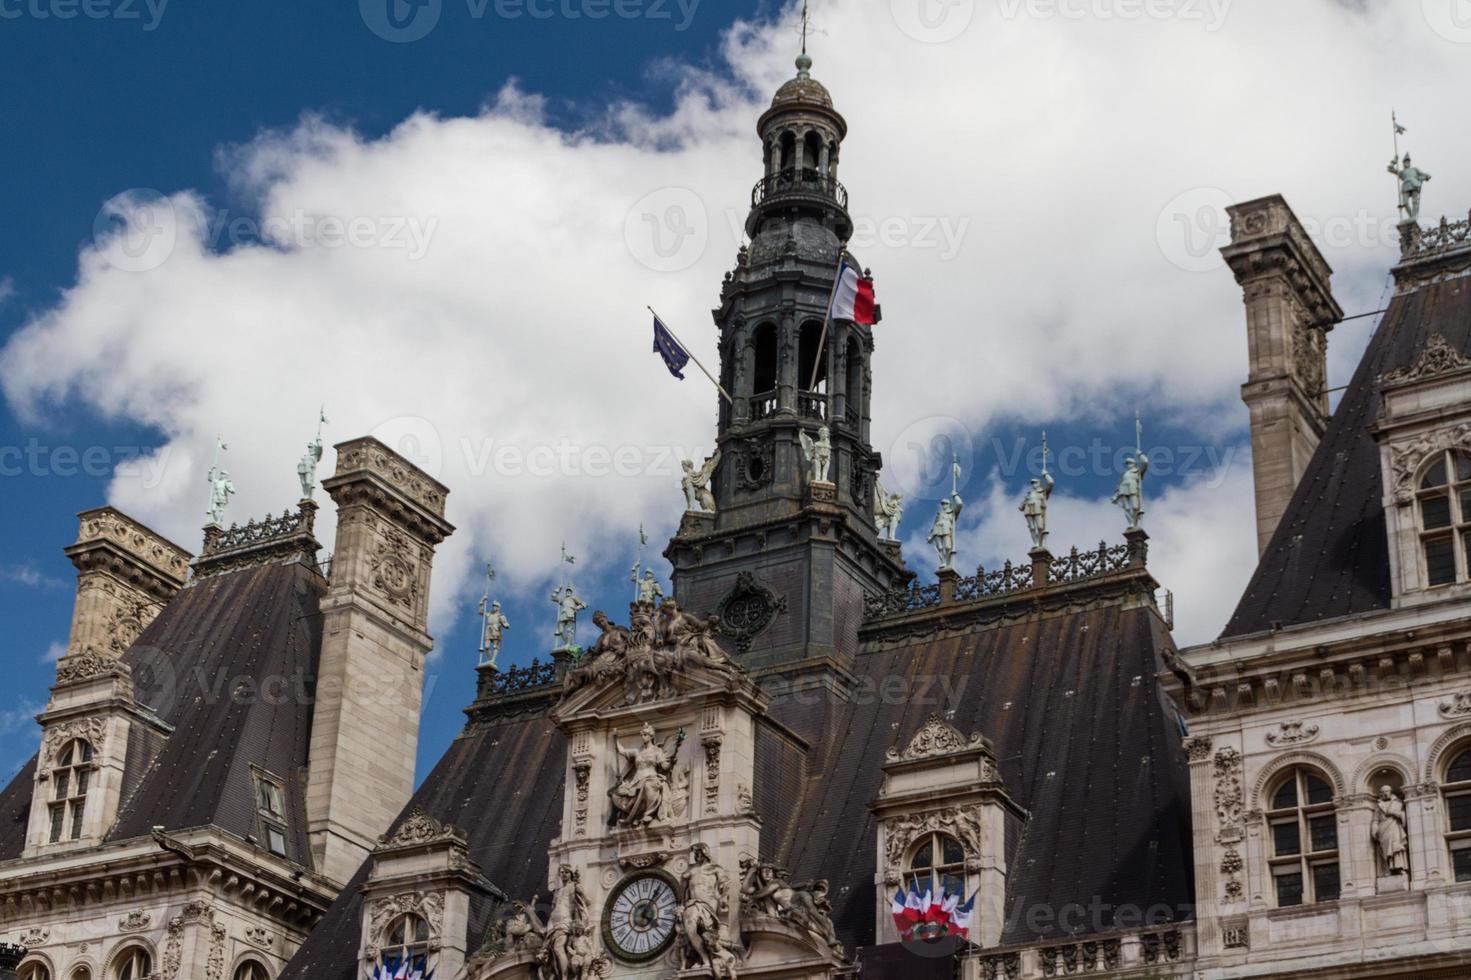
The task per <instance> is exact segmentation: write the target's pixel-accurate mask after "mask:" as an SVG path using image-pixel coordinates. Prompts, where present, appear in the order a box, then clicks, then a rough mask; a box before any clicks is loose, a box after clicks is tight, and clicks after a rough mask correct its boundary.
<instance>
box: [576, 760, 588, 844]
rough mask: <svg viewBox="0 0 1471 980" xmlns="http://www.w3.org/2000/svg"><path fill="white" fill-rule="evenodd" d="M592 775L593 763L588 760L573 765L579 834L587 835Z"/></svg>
mask: <svg viewBox="0 0 1471 980" xmlns="http://www.w3.org/2000/svg"><path fill="white" fill-rule="evenodd" d="M591 777H592V765H591V763H587V762H579V763H578V764H577V765H575V766H573V767H572V779H573V782H574V784H575V786H576V799H577V805H576V807H575V808H574V816H575V817H576V819H577V828H576V829H577V836H578V837H586V836H587V811H588V788H587V787H588V780H589V779H590V778H591Z"/></svg>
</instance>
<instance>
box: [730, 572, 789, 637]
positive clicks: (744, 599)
mask: <svg viewBox="0 0 1471 980" xmlns="http://www.w3.org/2000/svg"><path fill="white" fill-rule="evenodd" d="M786 611H787V597H786V596H779V595H777V594H776V593H775V592H773V591H771V590H770V589H768V588H767V587H766V586H764V585H762V584H761V583H760V582H759V581H757V579H756V576H754V575H752V574H751V573H750V572H741V573H740V575H738V576H737V577H736V584H735V588H733V589H731V590H730V592H729V593H727V594H726V596H725V598H724V599H722V600H720V605H719V606H718V607H717V608H716V610H715V618H716V622H717V623H718V624H719V625H718V628H719V630H720V633H721V635H723V636H728V637H730V638H731V639H733V640H735V643H736V649H738V650H740V651H741V652H743V653H744V652H745V651H747V650H749V649H751V643H752V641H754V640H755V639H756V637H758V636H760V635H761V633H763V632H764V631H765V630H766V628H767V627H769V626H770V625H771V624H772V623H773V622H775V621H776V617H777V616H778V615H780V614H781V613H784V612H786Z"/></svg>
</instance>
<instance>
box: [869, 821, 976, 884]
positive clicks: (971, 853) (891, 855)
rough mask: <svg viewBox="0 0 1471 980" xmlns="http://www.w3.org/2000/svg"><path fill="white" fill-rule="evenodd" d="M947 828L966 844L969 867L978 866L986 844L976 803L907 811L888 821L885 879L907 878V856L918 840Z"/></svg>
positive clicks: (961, 843)
mask: <svg viewBox="0 0 1471 980" xmlns="http://www.w3.org/2000/svg"><path fill="white" fill-rule="evenodd" d="M936 832H943V833H947V834H949V835H950V836H951V837H954V838H955V839H956V840H958V841H959V842H960V845H961V846H962V847H964V848H965V857H966V867H967V870H973V869H974V868H976V867H977V865H976V862H977V861H978V860H979V857H980V854H981V848H982V844H983V838H984V831H983V830H982V824H981V816H980V814H979V813H978V812H977V811H976V808H975V807H960V806H952V807H946V808H944V809H941V810H929V811H926V812H924V813H907V814H903V815H901V816H897V817H893V818H892V819H890V820H886V821H885V822H884V881H885V883H886V884H889V885H898V884H899V883H900V882H901V881H902V880H903V875H904V859H905V857H906V856H907V855H908V853H909V849H910V847H912V846H913V845H914V842H915V841H916V840H918V839H919V838H920V837H921V836H923V835H925V834H932V833H936Z"/></svg>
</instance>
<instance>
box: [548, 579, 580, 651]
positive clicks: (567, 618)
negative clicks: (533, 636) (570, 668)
mask: <svg viewBox="0 0 1471 980" xmlns="http://www.w3.org/2000/svg"><path fill="white" fill-rule="evenodd" d="M552 602H553V603H555V604H556V607H557V629H556V632H555V633H554V634H553V635H554V636H555V637H556V640H557V647H556V649H558V650H571V649H572V648H573V647H575V646H576V645H577V614H578V613H580V612H582V610H584V609H586V608H587V603H585V602H583V601H582V597H581V596H579V595H578V594H577V589H576V588H575V587H574V586H573V585H572V583H570V582H568V583H566V584H565V585H559V586H557V588H556V589H555V590H554V591H553V592H552Z"/></svg>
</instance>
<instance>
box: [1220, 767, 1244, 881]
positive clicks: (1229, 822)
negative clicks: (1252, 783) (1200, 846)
mask: <svg viewBox="0 0 1471 980" xmlns="http://www.w3.org/2000/svg"><path fill="white" fill-rule="evenodd" d="M1241 768H1242V767H1241V753H1240V752H1238V751H1236V749H1234V748H1232V747H1230V746H1226V747H1225V748H1222V749H1221V750H1220V751H1219V752H1217V753H1216V756H1215V769H1214V772H1215V791H1214V795H1215V804H1216V821H1217V823H1218V824H1219V830H1218V832H1217V834H1216V840H1217V842H1218V843H1224V844H1227V845H1228V846H1227V847H1226V853H1225V855H1224V856H1223V857H1222V859H1221V874H1222V876H1223V877H1224V878H1225V881H1224V884H1223V886H1222V887H1223V900H1224V901H1225V902H1226V904H1228V905H1229V904H1231V903H1234V902H1238V901H1240V900H1241V899H1242V898H1243V897H1244V895H1245V885H1244V884H1243V883H1242V881H1241V871H1242V869H1243V867H1244V864H1243V862H1242V859H1241V853H1240V852H1239V851H1237V850H1236V848H1234V847H1231V846H1229V845H1230V844H1232V843H1235V842H1237V841H1240V840H1241V839H1242V837H1243V836H1244V831H1243V829H1242V819H1243V807H1244V805H1245V796H1244V792H1245V791H1244V789H1243V787H1242V784H1241V777H1242V773H1241Z"/></svg>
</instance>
